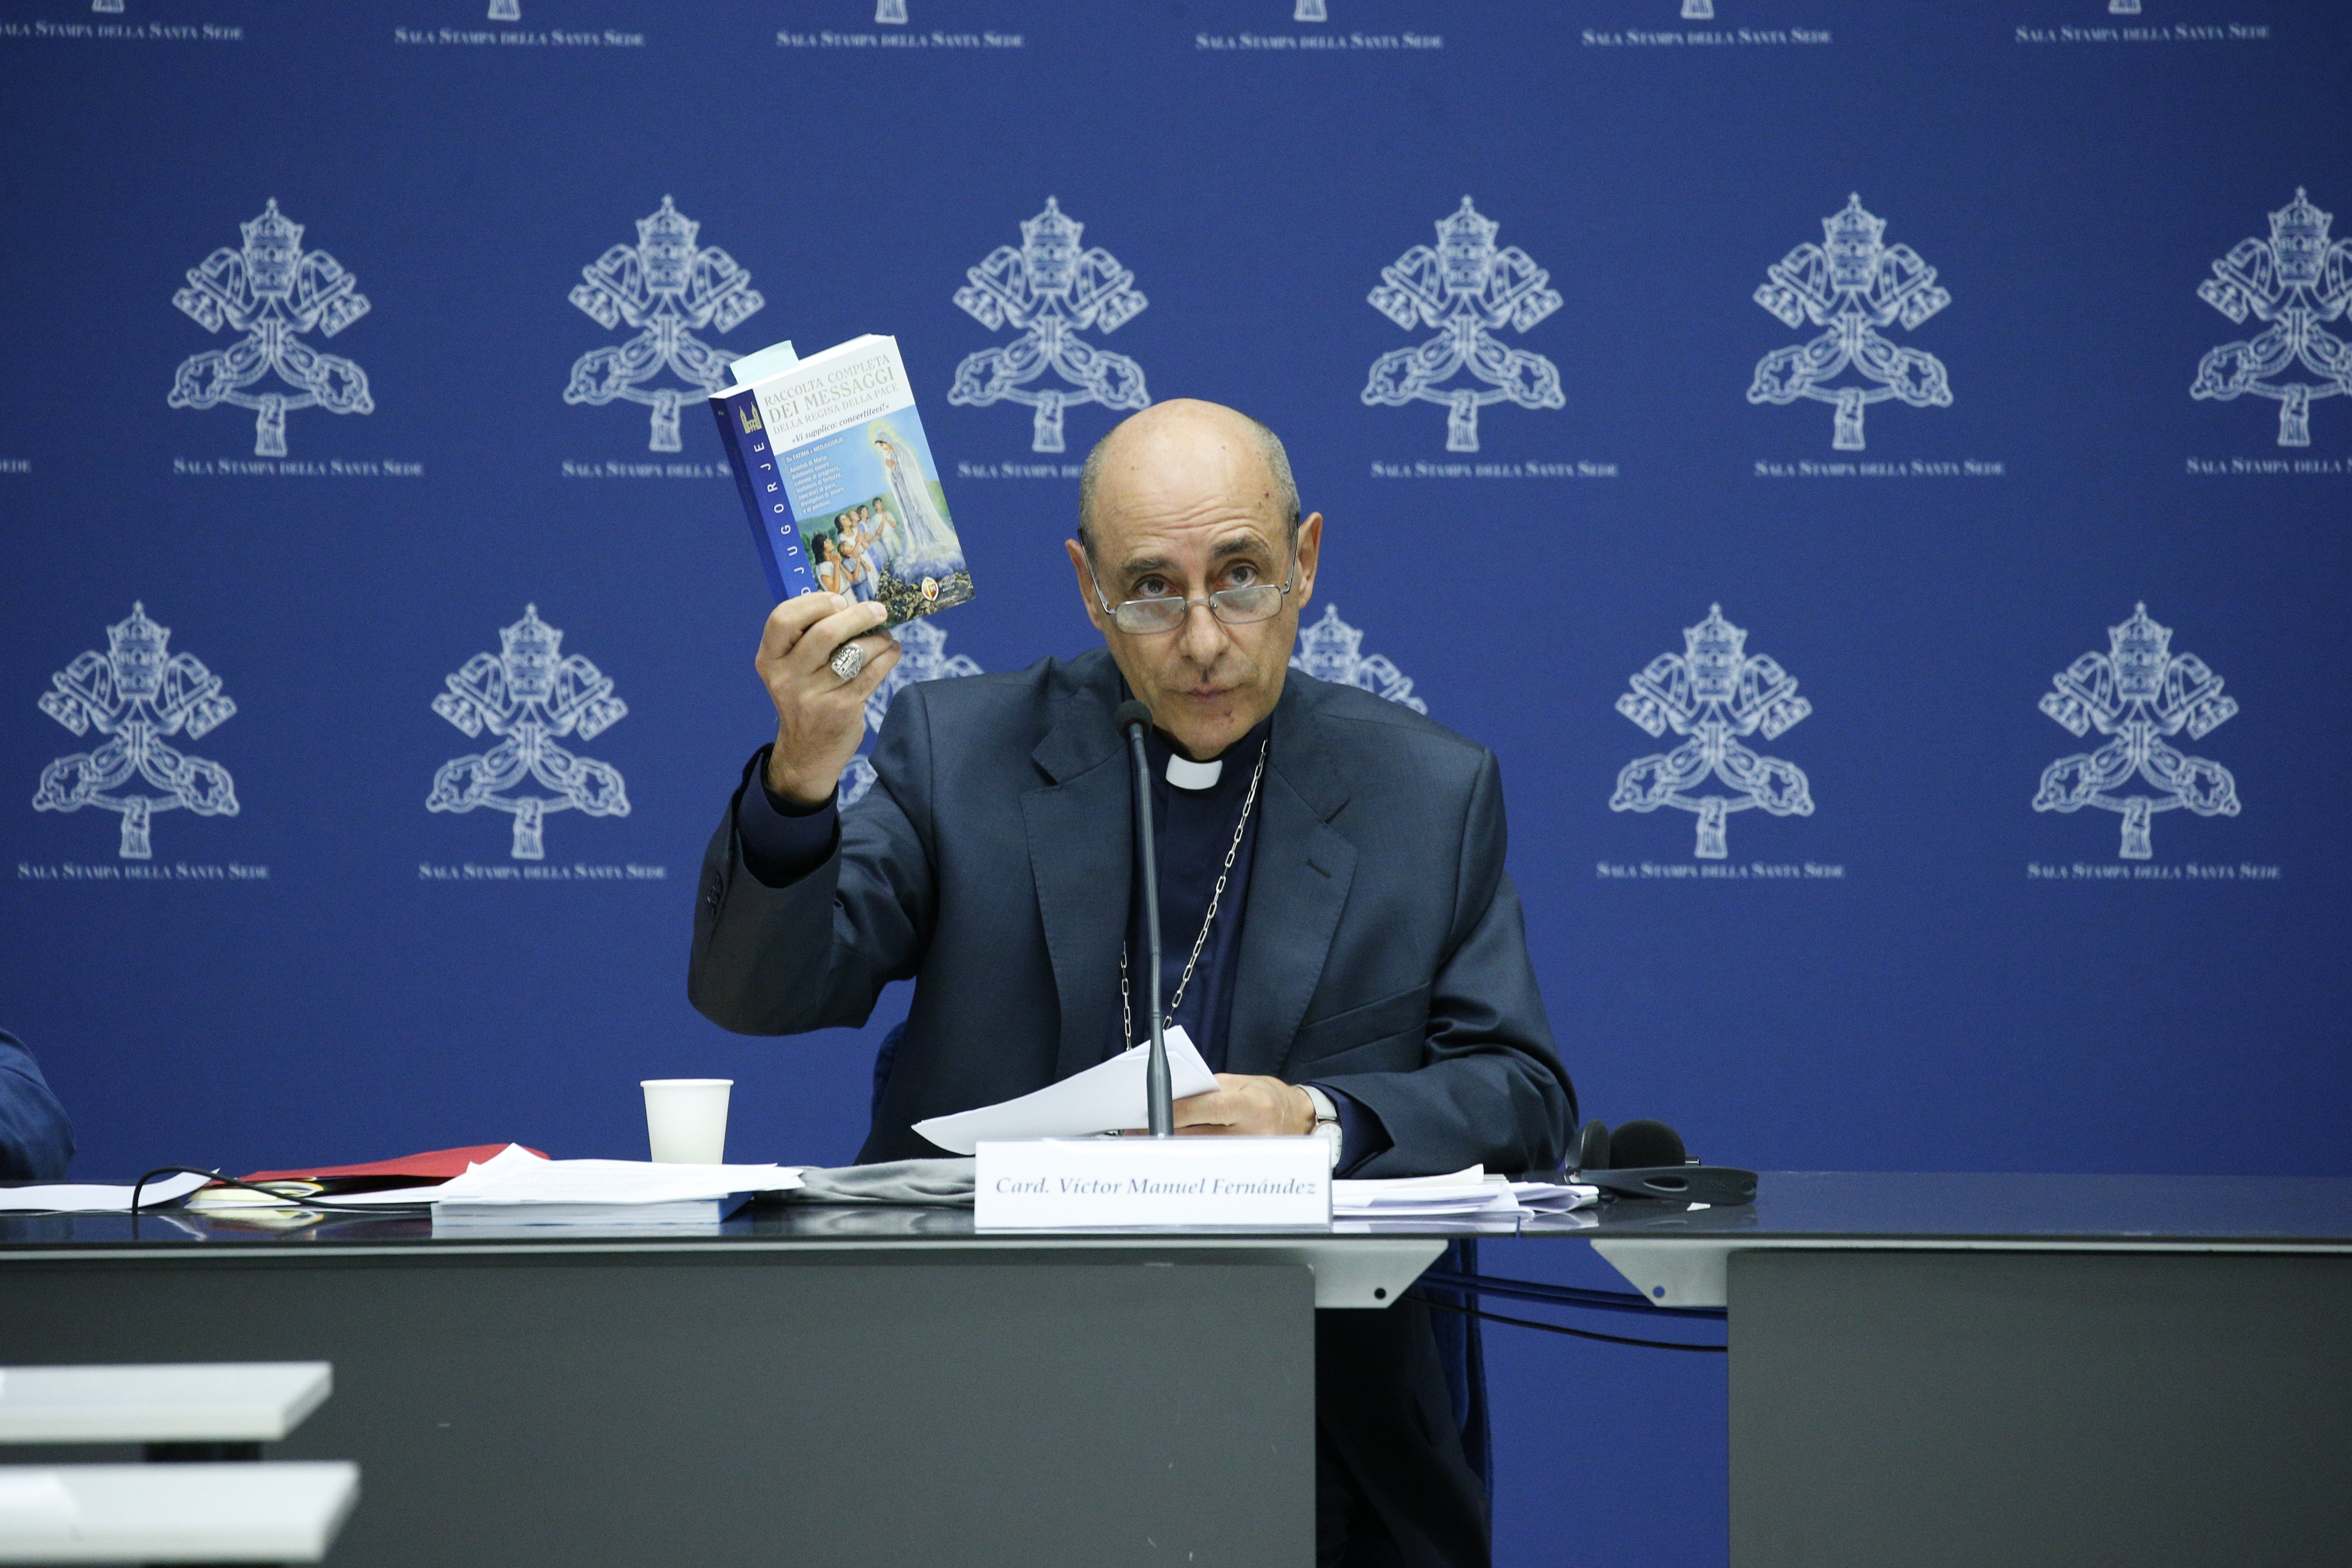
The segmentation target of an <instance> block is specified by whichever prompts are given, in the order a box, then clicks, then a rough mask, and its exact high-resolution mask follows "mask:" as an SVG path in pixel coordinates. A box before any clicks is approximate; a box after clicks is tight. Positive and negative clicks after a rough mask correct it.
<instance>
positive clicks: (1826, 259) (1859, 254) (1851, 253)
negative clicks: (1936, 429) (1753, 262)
mask: <svg viewBox="0 0 2352 1568" xmlns="http://www.w3.org/2000/svg"><path fill="white" fill-rule="evenodd" d="M1885 233H1886V220H1885V218H1882V217H1878V216H1874V215H1873V214H1871V213H1868V212H1865V211H1864V210H1863V205H1862V197H1861V196H1860V195H1858V194H1857V195H1853V196H1849V197H1848V198H1847V199H1846V204H1845V207H1844V210H1843V211H1841V212H1836V213H1832V214H1831V215H1830V216H1828V217H1825V218H1823V219H1822V243H1821V244H1819V245H1815V244H1813V243H1811V241H1808V242H1806V243H1805V244H1803V245H1801V246H1799V247H1797V248H1796V249H1794V250H1792V251H1790V252H1789V254H1788V255H1786V256H1784V257H1782V258H1780V260H1778V261H1776V262H1774V263H1773V264H1772V265H1771V266H1770V267H1769V268H1766V269H1765V276H1764V281H1763V282H1762V283H1761V284H1759V286H1758V287H1757V289H1756V294H1755V299H1756V302H1757V303H1758V304H1759V305H1761V306H1763V307H1764V309H1766V310H1769V311H1770V312H1772V314H1773V315H1775V316H1777V317H1779V318H1780V321H1782V322H1784V323H1786V324H1787V325H1789V326H1791V327H1801V326H1803V325H1805V324H1806V323H1807V322H1809V321H1810V322H1811V324H1812V325H1814V326H1816V327H1820V328H1822V329H1824V330H1823V331H1822V333H1821V334H1820V335H1819V336H1818V337H1815V338H1812V339H1810V340H1808V341H1807V342H1801V343H1792V344H1790V346H1789V347H1787V348H1781V349H1774V350H1773V351H1772V352H1771V353H1768V354H1766V355H1765V356H1764V357H1763V358H1762V359H1760V360H1759V361H1757V362H1756V378H1755V379H1754V380H1753V381H1751V382H1750V383H1749V384H1748V402H1750V403H1774V404H1780V405H1788V404H1791V403H1794V402H1796V401H1797V400H1798V399H1799V398H1811V399H1813V400H1814V401H1816V402H1820V403H1826V404H1829V405H1832V407H1834V408H1835V409H1836V415H1835V417H1834V420H1833V423H1832V434H1831V439H1830V445H1831V446H1832V447H1834V448H1835V449H1836V450H1838V451H1841V452H1859V451H1861V450H1862V449H1863V447H1864V440H1863V433H1862V418H1863V414H1864V410H1866V409H1867V408H1868V407H1869V406H1870V405H1872V404H1874V403H1885V402H1887V401H1888V400H1890V399H1892V400H1895V401H1899V402H1902V403H1906V404H1908V405H1910V406H1912V407H1914V408H1948V407H1949V406H1951V402H1952V383H1951V377H1950V375H1949V374H1948V373H1947V372H1946V371H1945V369H1944V362H1943V361H1942V360H1939V359H1937V357H1936V356H1935V355H1934V354H1931V353H1926V352H1924V351H1922V350H1919V349H1915V348H1906V347H1904V346H1902V345H1900V344H1897V343H1895V342H1889V341H1888V340H1887V338H1886V337H1885V331H1886V329H1887V328H1889V327H1894V326H1898V325H1899V326H1900V327H1901V328H1902V329H1903V330H1904V331H1912V330H1914V329H1916V327H1918V325H1919V324H1920V323H1921V322H1923V321H1926V320H1927V318H1928V317H1930V316H1932V315H1934V314H1935V313H1936V312H1937V311H1938V310H1942V309H1943V308H1944V307H1945V306H1947V305H1948V304H1950V303H1951V302H1952V296H1951V294H1950V293H1949V292H1948V291H1947V290H1946V289H1943V288H1942V287H1941V286H1940V285H1938V284H1937V281H1936V269H1935V268H1932V267H1930V266H1928V265H1927V263H1926V262H1924V261H1922V260H1920V259H1919V254H1918V252H1916V251H1915V250H1913V249H1912V248H1911V247H1909V246H1907V245H1888V244H1887V243H1886V242H1885ZM1848 371H1851V372H1853V377H1852V378H1851V379H1847V380H1845V381H1843V382H1841V381H1840V378H1841V377H1843V376H1844V375H1845V374H1846V373H1847V372H1848Z"/></svg>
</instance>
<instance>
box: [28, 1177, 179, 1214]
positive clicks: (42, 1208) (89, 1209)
mask: <svg viewBox="0 0 2352 1568" xmlns="http://www.w3.org/2000/svg"><path fill="white" fill-rule="evenodd" d="M211 1180H212V1178H211V1177H210V1176H187V1175H181V1176H159V1177H157V1178H156V1179H155V1180H153V1181H152V1182H150V1183H148V1184H147V1185H146V1187H145V1189H144V1190H143V1191H142V1192H141V1193H140V1194H139V1206H140V1207H141V1208H142V1209H152V1208H153V1207H154V1206H155V1205H157V1204H167V1203H170V1202H171V1201H172V1200H173V1199H174V1198H184V1197H186V1196H187V1195H188V1194H190V1193H193V1192H194V1191H195V1190H196V1189H197V1188H198V1187H201V1186H203V1185H204V1184H205V1183H206V1182H209V1181H211ZM130 1212H131V1188H130V1187H129V1186H127V1185H125V1186H120V1187H115V1186H98V1185H90V1184H81V1183H71V1182H60V1183H57V1184H52V1185H49V1186H44V1187H0V1214H129V1213H130Z"/></svg>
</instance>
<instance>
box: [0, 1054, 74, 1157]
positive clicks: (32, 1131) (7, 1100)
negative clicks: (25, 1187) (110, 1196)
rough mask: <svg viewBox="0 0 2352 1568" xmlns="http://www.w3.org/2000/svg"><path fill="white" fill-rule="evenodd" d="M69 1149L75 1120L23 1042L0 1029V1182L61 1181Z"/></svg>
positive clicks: (71, 1151)
mask: <svg viewBox="0 0 2352 1568" xmlns="http://www.w3.org/2000/svg"><path fill="white" fill-rule="evenodd" d="M73 1152H74V1135H73V1123H72V1122H70V1121H67V1120H66V1112H65V1107H63V1106H61V1105H59V1104H58V1097H57V1096H56V1095H54V1094H52V1093H50V1092H49V1084H48V1080H47V1079H45V1078H43V1077H42V1076H41V1068H40V1064H38V1063H37V1062H36V1061H34V1060H33V1053H32V1052H30V1051H28V1050H26V1048H25V1042H24V1041H22V1040H20V1039H18V1038H17V1037H16V1036H14V1035H12V1034H10V1033H9V1032H8V1031H7V1030H5V1029H0V1181H10V1182H56V1181H62V1180H64V1178H65V1173H66V1166H67V1165H68V1164H69V1163H72V1160H73Z"/></svg>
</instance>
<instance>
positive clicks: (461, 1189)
mask: <svg viewBox="0 0 2352 1568" xmlns="http://www.w3.org/2000/svg"><path fill="white" fill-rule="evenodd" d="M803 1169H804V1167H803V1166H799V1165H656V1164H654V1163H651V1162H649V1161H645V1160H546V1159H541V1157H539V1156H538V1155H536V1154H533V1153H531V1152H530V1151H529V1150H527V1149H524V1148H522V1147H521V1146H520V1145H519V1144H514V1143H509V1144H508V1145H507V1146H506V1147H505V1148H504V1149H502V1150H500V1151H499V1152H498V1153H497V1154H495V1155H493V1156H492V1157H491V1158H490V1159H488V1160H487V1161H485V1162H483V1163H480V1164H469V1165H467V1167H466V1170H465V1173H463V1174H462V1175H457V1176H452V1177H451V1178H450V1179H449V1180H447V1181H446V1182H444V1183H442V1184H440V1185H439V1186H437V1187H425V1188H417V1187H406V1188H402V1189H399V1190H397V1191H394V1192H387V1193H354V1194H347V1195H345V1196H343V1197H341V1198H338V1199H337V1200H336V1202H338V1203H340V1204H362V1205H378V1204H382V1205H395V1204H418V1203H428V1204H431V1205H433V1228H434V1229H435V1230H436V1231H438V1230H447V1229H451V1228H463V1227H465V1226H468V1225H489V1226H518V1225H530V1226H538V1225H594V1226H666V1225H697V1224H715V1223H717V1222H718V1221H719V1220H721V1219H724V1218H726V1217H727V1215H730V1214H731V1213H733V1212H734V1211H735V1210H736V1209H737V1208H739V1207H740V1206H741V1205H743V1204H744V1203H746V1202H748V1201H749V1200H750V1199H751V1195H752V1194H755V1193H774V1192H785V1191H789V1190H790V1189H792V1188H794V1187H797V1186H799V1185H800V1184H801V1172H802V1170H803Z"/></svg>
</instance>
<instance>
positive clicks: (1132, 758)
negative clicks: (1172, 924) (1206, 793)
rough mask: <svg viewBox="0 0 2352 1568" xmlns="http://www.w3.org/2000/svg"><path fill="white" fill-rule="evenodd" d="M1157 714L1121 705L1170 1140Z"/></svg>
mask: <svg viewBox="0 0 2352 1568" xmlns="http://www.w3.org/2000/svg"><path fill="white" fill-rule="evenodd" d="M1150 722H1151V710H1150V709H1149V708H1147V707H1145V706H1144V705H1143V704H1142V703H1140V702H1138V701H1136V700H1133V699H1131V698H1130V699H1129V700H1127V701H1125V702H1122V703H1120V704H1119V706H1118V727H1119V728H1120V729H1121V730H1122V731H1126V734H1127V752H1128V761H1129V772H1130V773H1132V774H1133V775H1134V778H1135V837H1136V842H1137V844H1138V845H1139V847H1141V849H1142V852H1143V948H1144V959H1143V967H1144V969H1145V971H1146V972H1147V973H1150V977H1151V978H1150V984H1148V985H1147V986H1146V987H1145V990H1144V994H1145V995H1146V996H1148V997H1150V1000H1151V1056H1150V1065H1149V1066H1148V1067H1147V1068H1145V1070H1144V1080H1143V1083H1144V1095H1145V1100H1146V1102H1147V1103H1148V1105H1149V1106H1150V1119H1151V1126H1150V1131H1151V1135H1152V1136H1153V1137H1154V1138H1167V1137H1171V1136H1173V1135H1174V1133H1175V1131H1176V1108H1175V1104H1174V1101H1173V1100H1172V1099H1171V1095H1170V1091H1169V1085H1168V1038H1167V1035H1166V1032H1165V1025H1164V1024H1163V1023H1162V1021H1161V1019H1160V854H1159V847H1158V846H1157V845H1156V844H1154V843H1153V842H1152V832H1151V762H1150V758H1149V757H1148V756H1146V755H1145V754H1144V750H1143V731H1144V730H1145V729H1146V728H1147V727H1148V726H1149V725H1150Z"/></svg>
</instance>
